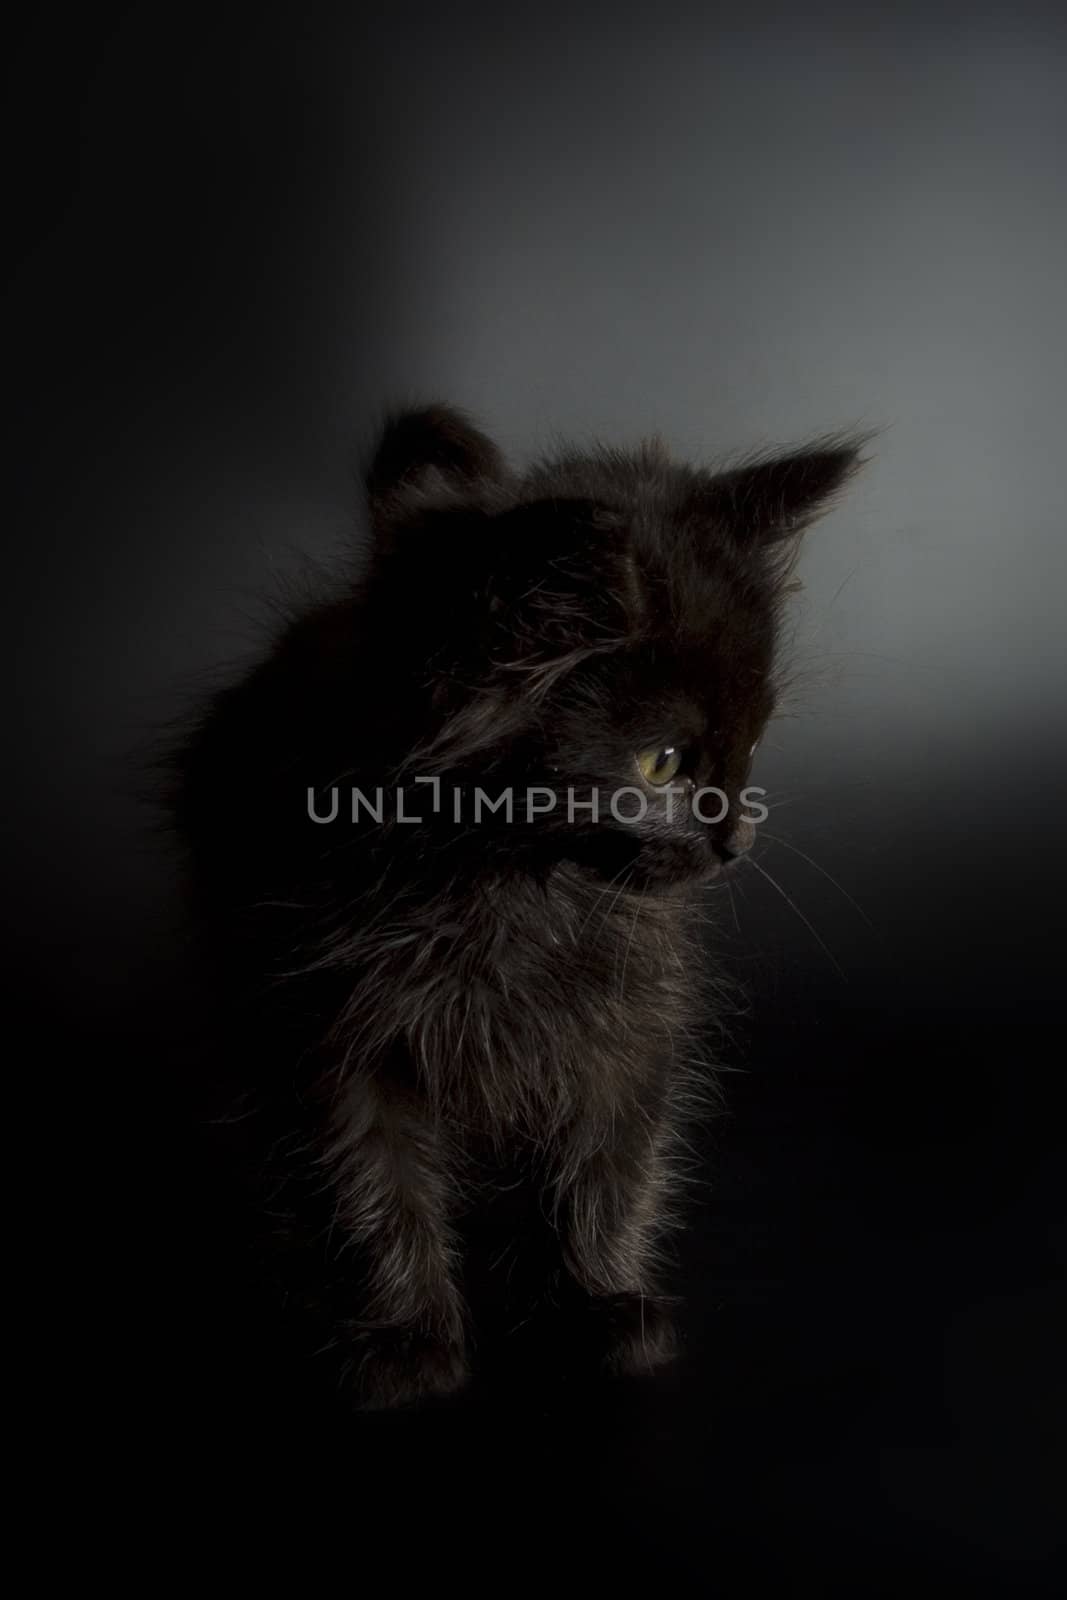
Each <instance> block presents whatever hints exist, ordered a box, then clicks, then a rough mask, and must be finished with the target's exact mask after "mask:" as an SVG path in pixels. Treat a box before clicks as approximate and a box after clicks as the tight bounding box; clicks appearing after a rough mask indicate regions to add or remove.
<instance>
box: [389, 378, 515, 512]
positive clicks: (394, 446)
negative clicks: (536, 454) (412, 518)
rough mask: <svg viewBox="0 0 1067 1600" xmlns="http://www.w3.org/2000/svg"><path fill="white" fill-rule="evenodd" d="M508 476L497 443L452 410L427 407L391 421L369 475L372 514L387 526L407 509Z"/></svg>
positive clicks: (462, 415)
mask: <svg viewBox="0 0 1067 1600" xmlns="http://www.w3.org/2000/svg"><path fill="white" fill-rule="evenodd" d="M506 474H507V465H506V463H505V461H504V457H503V456H502V455H501V453H500V451H499V450H498V449H497V447H496V445H495V444H494V443H493V441H492V440H491V439H489V438H487V437H486V435H485V434H484V433H482V432H481V431H480V429H478V428H476V427H475V426H474V424H473V423H472V422H471V421H470V419H469V418H468V417H467V416H465V415H464V413H463V412H462V411H458V410H456V409H454V408H453V407H452V406H444V405H429V406H425V407H423V408H422V409H421V410H418V411H405V412H403V413H399V414H398V415H396V416H394V417H391V418H390V420H389V421H388V422H387V423H386V426H385V430H384V432H383V434H382V437H381V439H380V441H379V444H378V448H377V450H376V451H375V453H374V457H373V460H372V461H371V464H370V467H369V469H368V471H367V477H366V484H367V498H368V500H369V502H370V508H371V515H372V517H373V519H374V520H375V521H376V522H377V521H386V522H388V521H389V520H390V519H391V518H392V517H393V516H395V515H397V514H402V513H403V512H404V510H405V509H408V508H412V509H413V508H414V507H415V506H417V505H419V504H420V503H421V504H424V505H425V504H432V503H433V501H434V500H435V499H439V500H441V501H442V502H447V501H449V500H451V499H453V498H454V497H455V496H456V495H457V494H459V495H462V494H464V493H470V492H471V491H473V490H476V489H477V487H478V486H479V485H482V486H485V485H489V484H498V483H500V482H501V481H502V479H503V478H504V477H505V476H506Z"/></svg>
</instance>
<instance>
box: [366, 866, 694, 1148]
mask: <svg viewBox="0 0 1067 1600" xmlns="http://www.w3.org/2000/svg"><path fill="white" fill-rule="evenodd" d="M368 954H369V952H368ZM373 957H374V958H373V959H371V960H368V962H367V964H366V966H365V967H364V969H363V972H362V975H361V976H360V977H359V979H358V980H357V983H356V986H355V989H354V992H353V993H352V995H351V998H350V999H349V1002H348V1004H347V1006H346V1008H345V1016H344V1019H343V1021H342V1025H341V1031H342V1037H344V1036H346V1035H347V1040H348V1043H347V1048H348V1050H349V1051H350V1052H351V1058H352V1059H353V1061H357V1060H362V1061H363V1062H368V1061H370V1062H374V1061H376V1060H377V1061H381V1062H385V1061H386V1060H388V1059H390V1058H391V1057H392V1058H393V1059H395V1056H396V1052H397V1049H398V1047H399V1048H400V1051H401V1053H402V1055H403V1058H404V1059H405V1060H406V1061H407V1062H408V1063H409V1065H410V1070H411V1071H412V1072H413V1074H414V1076H415V1078H416V1079H417V1082H418V1086H419V1088H420V1090H421V1092H422V1093H423V1094H425V1095H426V1096H427V1098H428V1100H429V1102H430V1104H431V1105H432V1106H433V1107H434V1109H435V1110H436V1111H437V1112H438V1113H439V1114H440V1115H441V1116H442V1117H444V1118H446V1119H447V1120H450V1121H453V1120H454V1121H456V1122H458V1123H460V1124H461V1125H463V1126H464V1127H466V1128H470V1129H477V1130H478V1131H480V1132H483V1133H486V1134H488V1135H490V1137H492V1136H494V1135H495V1134H496V1133H498V1132H499V1133H501V1134H504V1133H519V1134H522V1135H524V1136H526V1137H528V1138H531V1139H533V1140H534V1141H540V1140H542V1139H545V1138H551V1137H553V1136H555V1135H556V1134H558V1132H559V1131H560V1130H561V1129H562V1128H565V1127H568V1126H571V1127H573V1126H575V1125H579V1124H582V1125H586V1126H589V1127H593V1126H602V1125H603V1124H605V1123H610V1122H612V1121H613V1120H614V1118H615V1117H616V1115H617V1114H618V1113H619V1112H620V1111H626V1110H629V1109H634V1108H640V1106H641V1105H642V1104H643V1103H645V1102H646V1100H647V1099H649V1098H650V1097H652V1096H654V1095H655V1094H656V1093H657V1092H658V1091H659V1089H660V1088H661V1086H662V1085H663V1083H664V1081H665V1080H666V1079H668V1078H670V1077H671V1076H672V1075H673V1076H676V1077H681V1076H682V1075H683V1074H684V1073H685V1071H686V1069H687V1068H688V1067H689V1065H690V1064H691V1063H692V1062H693V1061H694V1059H695V1057H696V1056H697V1055H698V1054H699V1048H700V1041H701V1035H702V1033H703V1031H704V1024H705V1022H706V1019H707V1007H706V1005H705V1003H704V996H703V994H702V981H701V979H702V971H703V968H704V958H703V954H702V952H701V949H700V943H699V935H698V927H697V917H696V913H695V908H694V907H693V905H692V904H690V903H688V902H687V901H686V900H684V899H682V898H681V897H677V896H667V895H662V894H651V893H640V892H637V891H635V890H633V889H631V888H628V887H627V886H623V887H621V888H620V887H619V886H618V885H610V884H609V885H606V886H605V885H602V884H598V883H596V882H595V881H593V880H586V879H585V878H583V877H581V876H579V875H578V874H576V873H575V874H572V873H571V872H570V871H566V870H565V871H562V872H559V873H557V874H554V875H553V877H552V878H551V879H550V880H549V881H548V882H547V883H544V884H535V883H532V882H515V881H514V880H511V881H509V882H504V883H497V884H495V885H492V884H490V885H487V886H483V887H482V888H480V889H479V890H478V891H477V892H472V893H470V894H467V895H465V896H463V897H456V896H453V897H451V898H450V899H449V900H448V902H447V903H446V904H441V903H438V904H436V905H434V906H433V907H432V910H431V909H429V908H427V909H424V910H423V911H422V912H421V913H419V914H414V915H412V916H410V917H409V918H408V919H407V920H406V921H403V922H400V923H398V924H396V925H394V926H391V927H388V928H386V929H383V930H382V932H381V933H380V936H379V937H378V939H377V940H376V941H375V944H374V947H373Z"/></svg>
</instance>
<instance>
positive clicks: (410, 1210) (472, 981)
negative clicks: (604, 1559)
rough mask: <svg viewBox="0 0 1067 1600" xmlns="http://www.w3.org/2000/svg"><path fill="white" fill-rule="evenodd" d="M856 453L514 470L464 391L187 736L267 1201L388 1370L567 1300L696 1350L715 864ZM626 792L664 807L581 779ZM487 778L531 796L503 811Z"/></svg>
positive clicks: (597, 1348) (427, 421)
mask: <svg viewBox="0 0 1067 1600" xmlns="http://www.w3.org/2000/svg"><path fill="white" fill-rule="evenodd" d="M857 460H858V456H857V446H856V443H855V442H854V441H847V440H846V441H841V440H836V441H835V440H831V441H828V442H822V443H820V444H817V445H815V446H813V447H811V448H809V449H805V450H801V451H798V452H795V453H792V454H789V455H784V456H774V457H771V458H765V459H760V460H753V461H750V462H748V463H746V464H743V465H741V466H739V467H735V468H733V469H731V470H730V471H728V472H725V473H720V474H717V475H716V474H714V473H712V472H709V471H705V470H698V469H693V468H690V467H686V466H683V465H680V464H678V463H676V462H674V461H673V460H671V459H670V457H669V456H668V454H667V452H666V450H665V449H664V448H663V447H662V446H661V445H660V444H658V443H655V442H653V443H650V444H646V445H644V446H642V447H641V448H639V449H638V450H637V451H636V452H633V453H623V452H618V451H614V450H608V449H597V450H594V451H592V452H591V453H587V454H579V453H570V452H563V453H561V454H558V455H555V456H553V457H551V458H549V459H545V460H542V461H540V462H538V463H537V464H536V465H534V466H533V467H532V468H530V469H529V470H528V471H526V472H524V473H517V472H513V471H512V470H511V469H510V468H509V467H508V466H507V465H506V463H505V462H504V460H503V458H502V456H501V454H500V452H499V451H498V450H497V449H496V447H495V446H494V445H493V444H492V443H491V442H490V441H489V440H488V439H487V438H486V437H485V436H484V435H483V434H482V433H480V432H479V431H478V430H477V429H476V428H475V427H474V426H473V425H472V424H471V423H470V422H469V421H468V420H467V419H466V418H465V417H464V416H463V415H462V414H460V413H458V412H456V411H454V410H451V409H449V408H446V407H444V406H431V407H427V408H426V409H425V410H422V411H417V412H411V413H408V414H405V415H402V416H398V417H396V418H395V419H394V420H393V421H392V422H391V423H390V424H389V425H388V426H387V427H386V429H385V432H384V436H383V438H382V440H381V443H380V445H379V447H378V450H377V453H376V455H375V457H374V459H373V461H372V463H371V465H370V468H369V470H368V473H367V478H366V482H367V498H368V506H369V515H370V522H371V531H372V548H371V551H370V554H369V558H368V559H367V561H366V562H365V564H364V570H363V571H362V572H360V573H359V574H358V575H343V576H342V578H341V579H340V580H339V581H338V583H337V585H336V591H335V592H334V593H333V594H332V595H330V596H327V597H326V598H324V599H322V600H320V601H318V602H316V603H314V604H310V605H308V606H307V607H306V608H305V609H303V610H302V611H301V612H300V613H299V614H297V615H294V616H293V617H292V618H290V619H289V620H288V621H287V623H286V625H285V626H284V627H283V628H282V629H281V630H280V632H279V635H278V637H277V639H276V641H275V643H274V645H273V648H272V649H271V651H270V652H269V654H268V655H267V656H266V658H265V659H264V660H263V661H262V663H261V664H260V665H259V666H258V667H257V668H256V669H255V670H254V671H252V672H251V673H250V674H249V675H248V676H246V677H245V678H244V679H243V680H242V681H240V682H238V683H236V684H235V685H234V686H232V687H230V688H228V689H225V690H223V691H222V692H221V693H219V694H217V695H216V696H215V697H214V699H213V700H212V701H211V702H210V703H209V704H208V705H207V707H206V708H205V710H204V712H203V714H202V716H201V717H200V718H199V720H198V721H197V724H196V726H195V728H194V730H193V731H192V732H191V733H190V734H189V735H188V736H187V737H186V738H185V740H184V741H183V744H182V748H181V750H180V753H179V756H178V759H177V763H176V767H177V781H176V784H175V792H174V802H173V804H174V815H175V818H176V821H177V824H178V826H179V829H180V832H181V835H182V836H183V838H184V840H185V842H186V845H187V850H188V860H189V867H190V881H191V885H192V889H193V895H194V905H195V907H196V910H197V914H198V916H199V919H200V924H201V931H202V938H203V943H204V949H205V950H206V951H207V953H208V957H209V965H210V967H211V969H212V971H213V973H214V975H215V977H216V979H217V983H218V989H219V992H220V995H221V996H222V997H223V998H224V1000H225V1003H226V1008H227V1011H228V1014H229V1017H230V1019H231V1031H230V1033H229V1035H228V1038H229V1041H230V1046H229V1048H230V1052H231V1056H232V1060H233V1063H234V1064H235V1072H236V1075H237V1076H238V1077H239V1078H241V1079H243V1080H244V1081H245V1082H246V1084H247V1087H248V1089H249V1090H250V1091H251V1100H250V1104H251V1105H252V1107H253V1111H254V1118H255V1119H256V1120H257V1122H258V1124H259V1125H260V1126H261V1128H262V1130H263V1138H262V1141H261V1148H262V1150H263V1151H264V1152H265V1154H264V1156H263V1163H264V1172H263V1177H264V1187H265V1192H269V1196H270V1203H269V1205H266V1206H265V1210H269V1211H270V1213H271V1215H272V1217H273V1219H274V1227H275V1231H276V1233H277V1234H278V1236H279V1239H280V1240H283V1241H286V1240H287V1241H288V1243H289V1246H290V1250H289V1253H288V1265H287V1267H286V1268H285V1271H286V1273H287V1275H288V1284H289V1289H290V1291H291V1294H292V1296H293V1297H294V1298H295V1299H296V1300H297V1301H298V1302H299V1303H301V1304H302V1305H303V1306H304V1308H305V1311H306V1313H307V1314H308V1315H310V1316H312V1317H313V1318H315V1319H316V1320H317V1321H318V1323H319V1324H320V1334H319V1337H320V1342H324V1343H326V1344H327V1345H328V1346H329V1348H331V1349H333V1350H334V1351H335V1352H337V1353H338V1354H339V1356H340V1367H341V1371H342V1373H343V1375H344V1377H345V1380H346V1382H347V1383H348V1384H349V1385H350V1387H351V1390H352V1393H353V1395H354V1397H355V1399H356V1400H357V1402H358V1403H360V1404H364V1405H380V1404H390V1403H399V1402H406V1401H410V1400H415V1399H418V1398H420V1397H423V1396H428V1395H434V1394H443V1393H447V1392H449V1391H450V1390H453V1389H455V1388H457V1387H459V1386H460V1385H462V1384H463V1382H464V1381H465V1380H466V1378H467V1376H468V1374H469V1372H470V1371H471V1368H472V1363H473V1362H474V1360H475V1358H476V1356H477V1354H478V1352H479V1350H481V1349H484V1348H486V1346H487V1345H491V1344H492V1340H493V1338H494V1335H495V1334H499V1333H501V1332H502V1331H506V1330H507V1329H508V1328H510V1327H512V1326H513V1325H515V1324H519V1323H522V1322H524V1321H525V1320H526V1319H527V1318H528V1317H529V1315H530V1314H531V1313H532V1312H533V1311H535V1310H537V1308H540V1311H541V1314H542V1315H543V1313H544V1310H545V1308H546V1307H547V1308H548V1309H549V1311H551V1312H554V1313H557V1314H558V1317H559V1322H558V1326H559V1327H561V1328H562V1327H566V1328H568V1329H569V1330H572V1331H571V1332H569V1333H568V1334H567V1337H568V1338H570V1339H572V1341H573V1343H574V1348H575V1349H579V1348H580V1349H581V1350H582V1351H583V1352H585V1353H588V1354H589V1355H590V1356H591V1357H592V1358H593V1359H595V1360H596V1361H597V1362H599V1363H601V1364H603V1365H604V1366H605V1367H606V1368H607V1369H609V1370H613V1371H617V1372H633V1371H639V1370H643V1369H646V1368H648V1367H650V1366H655V1365H657V1364H658V1363H660V1362H662V1361H663V1360H665V1359H667V1358H668V1357H669V1355H670V1353H671V1351H672V1348H673V1334H672V1326H671V1318H670V1314H669V1307H668V1302H667V1300H666V1299H665V1298H664V1296H663V1294H662V1286H661V1283H660V1277H659V1271H658V1266H657V1252H658V1246H659V1244H660V1241H661V1240H662V1238H663V1235H664V1230H665V1228H666V1227H667V1225H668V1224H669V1222H670V1221H671V1200H672V1195H673V1193H674V1191H675V1189H676V1187H677V1176H678V1173H679V1170H680V1165H681V1163H680V1159H679V1148H680V1140H681V1137H682V1132H683V1130H684V1128H685V1125H686V1122H687V1120H688V1119H689V1118H690V1117H691V1116H692V1115H693V1113H694V1110H695V1108H696V1107H697V1106H698V1105H699V1103H700V1102H701V1100H702V1099H704V1098H705V1097H706V1095H707V1092H708V1089H709V1087H710V1085H711V1084H712V1082H713V1073H712V1068H711V1066H710V1063H708V1062H707V1061H706V1060H705V1059H704V1055H705V1050H706V1041H707V1039H708V1037H709V1028H710V1025H711V1023H712V1021H713V1019H714V1014H715V998H714V984H713V981H712V980H711V978H710V976H709V972H708V959H707V954H706V951H705V949H704V946H703V944H702V941H701V937H700V928H701V921H702V916H703V913H704V908H705V900H706V896H705V895H704V892H703V886H704V885H705V884H706V883H708V882H709V881H711V880H712V879H713V877H714V876H715V875H716V874H717V873H718V872H719V871H721V870H722V869H723V868H724V867H725V866H726V865H728V864H729V863H730V862H731V861H732V860H733V859H734V858H735V857H736V856H737V855H738V854H739V853H740V852H741V851H742V850H743V849H744V847H745V845H746V844H747V843H748V842H749V840H750V837H751V830H750V829H749V830H748V831H747V832H746V827H745V825H744V823H743V822H742V821H741V792H742V789H743V788H744V786H745V784H746V781H747V778H748V773H749V767H750V760H751V752H752V750H753V748H754V746H755V744H756V743H757V741H758V740H759V738H760V735H761V733H762V730H763V727H764V725H765V723H766V721H767V719H768V717H769V716H770V715H771V713H772V710H773V707H774V699H775V682H774V649H775V639H776V631H777V624H778V619H779V614H780V609H781V605H782V597H783V591H784V588H785V578H786V575H787V573H788V570H789V567H790V564H791V562H792V559H793V555H794V552H795V545H796V540H795V535H796V534H797V533H798V532H799V531H800V530H801V529H802V528H803V527H804V526H806V525H807V524H808V523H809V522H810V521H812V520H813V519H814V518H815V517H816V516H817V515H818V514H819V513H820V512H821V511H822V510H823V509H825V507H826V505H827V503H828V501H829V500H830V498H831V497H832V496H833V495H834V494H835V493H836V492H837V491H838V489H839V488H840V487H841V486H842V484H843V483H844V482H845V480H846V479H847V478H848V476H849V475H850V473H851V472H852V471H853V469H854V468H855V466H856V464H857ZM664 741H666V742H673V743H678V744H682V745H684V746H685V748H686V751H687V760H688V766H687V767H686V769H685V771H684V772H683V773H682V774H680V775H679V778H678V784H679V785H680V786H681V787H682V788H683V789H686V791H687V792H688V790H689V789H691V788H692V787H693V786H694V785H700V784H714V785H716V786H718V787H719V788H721V789H722V790H724V791H725V793H726V794H727V795H728V796H729V800H730V810H729V814H728V815H727V816H726V818H725V819H724V820H723V821H722V822H721V823H719V824H716V825H705V824H704V823H701V822H700V821H698V820H697V819H696V818H695V817H694V816H693V815H692V814H691V812H689V811H688V809H687V808H685V807H681V808H679V809H678V814H677V815H676V816H675V818H674V820H673V821H671V822H668V820H667V818H666V814H665V810H664V794H663V792H662V791H660V790H656V789H653V788H651V786H649V785H648V784H647V783H645V781H644V779H643V778H642V777H641V775H640V773H639V771H638V768H637V765H636V760H635V753H636V752H637V751H639V750H641V749H643V748H645V747H646V746H654V745H656V744H657V743H659V742H664ZM417 778H422V779H428V778H436V779H437V780H438V785H439V786H437V787H436V788H435V786H434V785H432V784H429V783H422V784H417V783H416V782H415V779H417ZM594 787H595V788H597V789H598V790H599V792H600V794H601V796H603V797H607V796H608V795H609V794H610V793H611V792H612V791H615V790H619V789H622V788H624V787H630V788H636V789H637V790H638V791H639V792H640V793H643V794H645V798H646V802H647V804H648V811H647V814H646V816H645V817H644V819H643V820H642V821H641V822H629V821H623V822H620V821H618V820H616V819H613V818H612V817H611V816H610V814H605V813H604V811H603V807H602V809H601V816H600V820H599V821H594V820H593V819H592V817H591V815H590V813H589V811H588V810H587V809H582V806H581V804H580V803H579V805H577V806H574V807H572V809H571V810H570V812H569V813H568V807H567V804H566V798H565V797H566V794H567V792H568V790H569V791H570V792H571V794H572V795H573V796H574V798H575V799H576V800H578V801H579V802H581V801H584V800H588V799H589V798H590V797H591V791H592V790H593V788H594ZM477 788H480V789H482V791H483V792H484V793H485V794H486V795H488V796H491V797H494V798H495V797H497V796H499V794H500V793H501V792H502V791H504V790H506V789H510V790H511V791H512V793H513V795H514V797H515V811H514V813H513V816H512V819H511V820H510V821H508V820H507V818H506V817H505V816H504V815H503V813H502V812H498V813H495V814H493V813H489V812H487V811H486V810H485V809H484V808H483V810H482V814H481V816H480V819H479V820H477V821H475V820H474V817H473V814H472V800H473V796H474V791H475V789H477ZM354 789H356V790H358V791H360V793H361V794H362V795H363V796H364V797H366V799H367V800H368V801H371V802H373V800H374V797H375V796H376V793H377V791H378V790H379V789H381V791H382V796H383V810H382V818H381V821H380V822H379V821H378V820H376V819H375V818H374V817H373V816H372V815H371V814H370V809H369V808H368V807H365V806H362V805H357V808H356V809H357V812H358V815H357V817H356V819H355V820H354V821H353V818H352V808H351V796H352V791H353V790H354ZM531 789H536V790H539V791H541V801H540V802H538V803H539V804H541V805H543V804H544V796H545V792H546V791H547V792H550V793H551V794H552V795H556V796H558V797H559V804H557V805H556V807H555V808H554V809H553V810H552V811H551V812H546V811H544V810H540V811H538V810H537V807H536V805H535V806H534V807H532V808H531V807H530V806H529V805H528V803H527V801H526V799H525V796H526V795H527V793H528V791H530V790H531ZM401 791H402V794H401V793H399V792H401ZM309 795H310V796H313V805H314V809H315V810H316V814H317V815H318V816H320V817H323V818H325V817H328V816H329V815H330V814H331V810H332V807H333V804H334V801H335V799H336V802H337V816H336V818H335V819H334V820H332V821H329V822H327V821H321V822H316V821H313V820H312V818H311V816H310V815H309ZM435 801H436V804H437V810H436V811H435V810H434V802H435ZM457 801H458V802H459V820H458V821H457V820H456V804H457ZM405 815H406V816H411V815H417V816H419V817H420V818H421V819H422V820H421V821H418V822H415V823H411V822H407V821H405V820H403V817H404V816H405ZM573 1330H579V1331H573Z"/></svg>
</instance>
